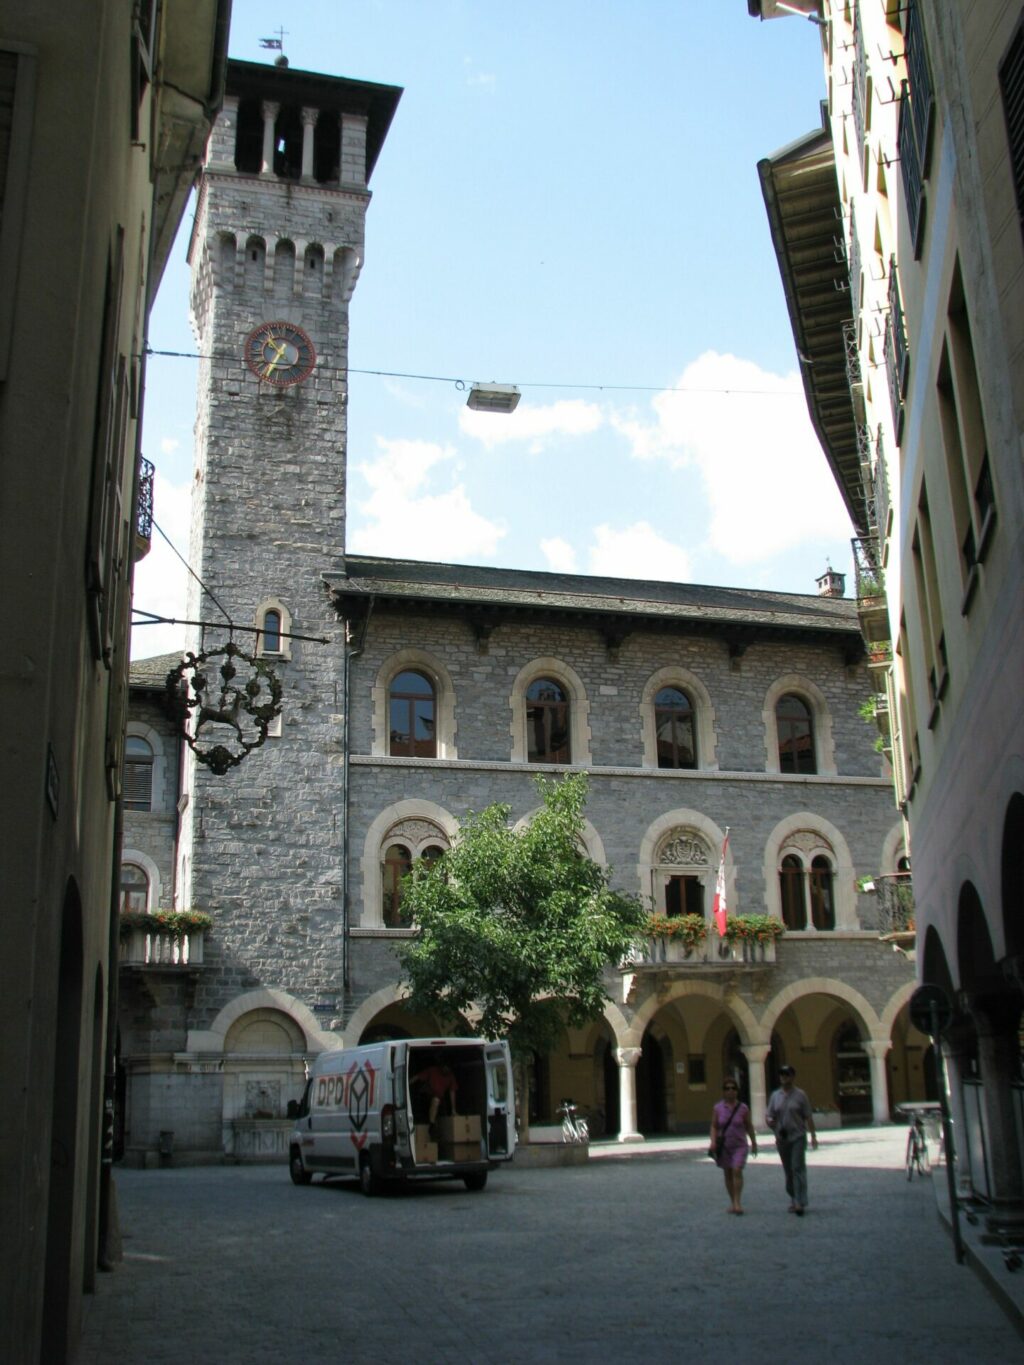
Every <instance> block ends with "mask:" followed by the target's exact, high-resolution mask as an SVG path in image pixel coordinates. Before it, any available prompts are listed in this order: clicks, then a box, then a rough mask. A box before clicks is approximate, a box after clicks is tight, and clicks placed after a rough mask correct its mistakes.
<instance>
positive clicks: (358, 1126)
mask: <svg viewBox="0 0 1024 1365" xmlns="http://www.w3.org/2000/svg"><path fill="white" fill-rule="evenodd" d="M376 1082H377V1073H376V1071H375V1070H374V1068H373V1066H372V1065H371V1063H370V1062H367V1063H366V1064H365V1066H360V1065H359V1063H358V1062H353V1063H352V1065H351V1067H350V1068H349V1070H348V1072H347V1073H346V1075H345V1098H346V1100H347V1102H348V1118H349V1122H350V1123H351V1125H352V1131H351V1133H349V1137H350V1138H351V1140H352V1145H353V1146H354V1147H356V1148H358V1149H359V1151H362V1150H363V1148H364V1147H365V1146H366V1140H367V1138H368V1137H369V1134H368V1133H367V1132H366V1131H365V1129H366V1121H367V1118H368V1117H369V1113H370V1110H371V1109H372V1108H373V1092H374V1087H375V1085H376Z"/></svg>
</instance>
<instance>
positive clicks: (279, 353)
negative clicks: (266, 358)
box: [263, 338, 288, 378]
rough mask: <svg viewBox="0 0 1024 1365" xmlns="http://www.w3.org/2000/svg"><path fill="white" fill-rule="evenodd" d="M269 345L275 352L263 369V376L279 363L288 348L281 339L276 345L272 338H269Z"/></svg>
mask: <svg viewBox="0 0 1024 1365" xmlns="http://www.w3.org/2000/svg"><path fill="white" fill-rule="evenodd" d="M270 345H271V347H272V348H273V350H274V353H275V354H274V358H273V360H272V361H271V362H270V364H269V365H268V366H267V368H266V369H265V370H264V371H263V374H264V378H266V377H267V376H268V375H269V374H270V372H271V370H273V368H274V366H275V365H278V364H280V362H281V360H282V358H283V357H284V355H285V354H286V353H287V350H288V347H287V344H286V343H285V342H283V341H282V342H281V344H280V345H279V346H278V345H275V343H274V340H273V338H271V339H270Z"/></svg>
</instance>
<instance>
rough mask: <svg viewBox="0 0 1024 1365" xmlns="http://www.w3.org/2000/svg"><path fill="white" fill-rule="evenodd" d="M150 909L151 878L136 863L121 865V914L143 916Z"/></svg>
mask: <svg viewBox="0 0 1024 1365" xmlns="http://www.w3.org/2000/svg"><path fill="white" fill-rule="evenodd" d="M148 909H149V877H148V876H147V875H146V873H145V871H144V870H143V869H142V868H141V867H139V866H137V864H135V863H122V864H121V914H122V915H131V914H135V915H141V914H145V912H146V911H147V910H148Z"/></svg>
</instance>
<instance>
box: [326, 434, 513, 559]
mask: <svg viewBox="0 0 1024 1365" xmlns="http://www.w3.org/2000/svg"><path fill="white" fill-rule="evenodd" d="M377 445H378V447H379V449H380V450H381V452H382V454H381V456H380V458H379V459H376V460H373V461H364V462H363V463H362V464H360V465H357V466H356V468H357V471H358V473H360V474H361V475H362V476H363V478H364V479H365V480H366V482H367V483H368V484H369V485H370V489H371V492H370V496H369V497H368V498H366V499H365V500H364V501H361V502H358V503H357V504H356V507H355V509H353V508H352V507H351V506H350V517H351V516H352V511H353V510H355V511H356V512H357V513H358V516H359V517H360V518H361V519H362V521H361V523H359V522H356V520H355V518H352V521H351V531H350V535H349V536H348V544H349V548H350V549H351V550H352V551H353V552H354V553H356V554H371V555H391V556H395V557H403V558H409V559H439V560H444V561H446V562H457V561H465V560H467V559H480V558H483V559H491V558H493V556H494V555H495V553H496V550H497V545H498V541H499V540H500V539H501V538H502V536H503V535H504V534H505V530H504V527H502V526H499V525H498V524H497V523H496V522H493V521H488V520H487V518H486V517H482V516H480V514H479V513H478V512H475V511H474V510H473V508H472V506H471V504H470V501H469V498H468V496H467V495H466V490H465V488H464V486H463V485H462V484H460V483H454V484H453V485H452V486H451V487H450V488H448V489H446V490H443V491H440V492H432V491H428V489H427V484H428V480H429V479H430V478H431V476H432V475H433V474H435V472H438V467H439V466H442V465H444V464H446V463H447V462H448V461H450V460H453V459H454V458H455V456H456V452H455V449H454V448H453V447H452V446H441V445H437V444H436V443H434V442H431V441H410V440H394V441H389V440H386V439H385V438H384V437H382V436H378V437H377Z"/></svg>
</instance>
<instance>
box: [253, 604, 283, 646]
mask: <svg viewBox="0 0 1024 1365" xmlns="http://www.w3.org/2000/svg"><path fill="white" fill-rule="evenodd" d="M253 625H255V627H256V653H257V654H258V655H261V656H262V655H266V654H270V655H272V656H273V657H274V658H275V659H290V658H291V644H292V641H291V632H292V616H291V612H290V611H289V610H288V608H287V607H286V606H285V604H284V603H283V602H282V601H281V599H280V598H279V597H265V598H264V599H263V601H262V602H260V604H259V606H258V607H257V608H256V611H255V614H254V616H253Z"/></svg>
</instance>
